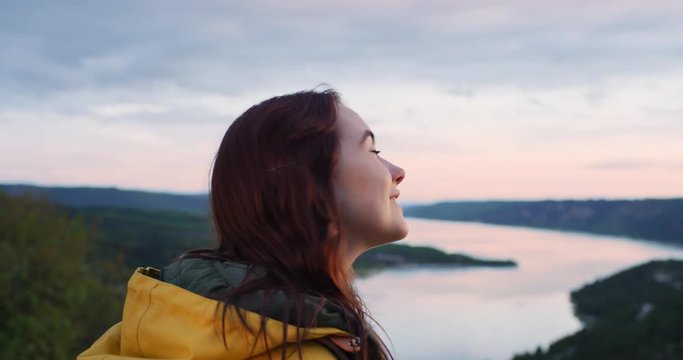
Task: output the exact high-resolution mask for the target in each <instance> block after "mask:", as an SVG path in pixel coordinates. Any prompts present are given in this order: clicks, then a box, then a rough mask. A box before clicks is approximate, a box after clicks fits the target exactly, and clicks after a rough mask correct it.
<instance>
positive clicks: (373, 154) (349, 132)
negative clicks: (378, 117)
mask: <svg viewBox="0 0 683 360" xmlns="http://www.w3.org/2000/svg"><path fill="white" fill-rule="evenodd" d="M337 133H338V136H339V153H338V160H337V164H336V165H335V168H334V171H333V176H332V183H333V187H334V197H335V201H336V204H337V208H338V211H339V220H340V225H341V230H342V235H343V236H344V237H345V238H346V239H347V241H349V242H352V243H351V244H349V245H351V246H353V247H355V248H357V249H358V250H360V251H364V250H367V249H369V248H371V247H373V246H377V245H381V244H385V243H388V242H392V241H396V240H400V239H403V238H404V237H406V235H407V234H408V224H407V222H406V221H405V219H404V218H403V209H402V208H401V207H400V206H399V205H398V203H397V202H396V199H397V198H398V196H399V190H398V185H399V184H400V183H401V181H403V178H404V177H405V171H404V170H403V169H401V168H400V167H398V166H396V165H394V164H392V163H390V162H389V161H387V160H385V159H384V158H382V157H381V156H380V155H379V154H378V153H377V150H378V149H377V148H376V147H375V138H374V135H373V134H372V132H371V131H370V128H369V127H368V125H367V124H366V123H365V121H363V119H362V118H361V117H360V116H359V115H358V114H357V113H356V112H355V111H353V110H351V109H350V108H348V107H347V106H345V105H344V104H339V105H338V114H337Z"/></svg>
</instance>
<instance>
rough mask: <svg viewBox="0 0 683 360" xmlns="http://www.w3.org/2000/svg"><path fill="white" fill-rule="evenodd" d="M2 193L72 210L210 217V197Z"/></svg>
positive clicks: (16, 187)
mask: <svg viewBox="0 0 683 360" xmlns="http://www.w3.org/2000/svg"><path fill="white" fill-rule="evenodd" d="M0 191H2V192H5V193H7V194H10V195H19V194H23V193H32V194H34V195H36V196H40V197H45V198H47V199H49V200H50V201H52V202H54V203H56V204H61V205H64V206H68V207H73V208H86V207H107V208H125V209H145V210H175V211H182V212H191V213H198V214H207V213H208V211H209V199H208V196H207V194H196V195H181V194H169V193H161V192H149V191H139V190H121V189H116V188H98V187H48V186H34V185H23V184H0Z"/></svg>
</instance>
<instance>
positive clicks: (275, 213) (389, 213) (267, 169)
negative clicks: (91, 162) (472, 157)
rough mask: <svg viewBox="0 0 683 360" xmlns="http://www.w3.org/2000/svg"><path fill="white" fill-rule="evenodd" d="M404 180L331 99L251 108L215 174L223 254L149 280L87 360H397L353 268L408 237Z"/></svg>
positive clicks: (359, 123)
mask: <svg viewBox="0 0 683 360" xmlns="http://www.w3.org/2000/svg"><path fill="white" fill-rule="evenodd" d="M404 176H405V173H404V171H403V169H401V168H399V167H397V166H395V165H393V164H391V163H390V162H388V161H387V160H385V159H383V158H381V157H380V156H379V150H377V149H376V148H375V138H374V135H373V133H372V132H371V131H370V129H369V128H368V126H367V124H365V122H364V121H363V119H361V118H360V116H358V114H356V113H355V112H354V111H353V110H351V109H349V108H348V107H346V106H345V105H344V104H343V103H342V102H341V101H340V99H339V96H338V95H337V93H336V92H334V91H332V90H327V91H320V92H319V91H304V92H299V93H295V94H290V95H284V96H278V97H274V98H271V99H269V100H266V101H264V102H262V103H260V104H258V105H255V106H253V107H251V108H250V109H249V110H247V111H246V112H245V113H244V114H242V115H241V116H240V117H239V118H237V119H236V120H235V122H234V123H233V124H232V125H231V126H230V127H229V129H228V130H227V132H226V133H225V136H224V138H223V141H222V143H221V145H220V148H219V150H218V153H217V155H216V158H215V161H214V166H213V173H212V177H211V191H210V198H211V209H212V216H213V222H214V225H215V229H216V234H217V238H218V247H217V248H215V249H202V250H193V251H190V252H188V253H186V254H184V255H183V256H181V258H180V259H179V260H178V261H176V262H174V263H172V264H171V265H169V266H167V267H165V268H163V269H162V270H161V271H158V270H155V269H151V268H146V269H138V270H137V271H136V272H135V273H134V275H133V277H132V278H131V280H130V282H129V285H128V294H127V298H126V303H125V306H124V312H123V319H122V321H121V323H119V324H117V325H115V326H114V327H112V328H111V329H110V330H108V331H107V333H105V334H104V335H103V336H102V337H101V338H100V339H99V340H97V341H96V342H95V344H93V346H92V347H91V348H90V349H88V350H86V351H85V352H84V353H83V354H81V355H80V357H79V359H104V358H105V357H106V358H107V359H110V360H111V359H139V358H154V359H243V358H253V359H261V358H264V359H266V358H275V359H278V358H282V359H285V358H287V359H289V358H293V359H297V358H298V359H334V358H351V359H353V358H357V359H375V358H380V359H381V358H390V357H391V355H390V353H389V351H388V350H387V348H386V347H385V346H384V344H383V343H382V342H381V340H379V338H378V337H377V336H376V334H375V333H374V332H373V331H372V329H371V328H370V326H369V325H368V316H367V314H366V312H365V309H364V306H363V303H362V302H361V300H360V298H359V297H358V295H357V293H356V291H355V289H354V286H353V271H352V268H351V265H352V263H353V261H354V260H355V259H356V258H357V257H358V256H359V255H360V254H362V253H363V252H364V251H366V250H368V249H370V248H372V247H374V246H378V245H381V244H384V243H388V242H391V241H396V240H399V239H402V238H404V237H405V236H406V235H407V233H408V226H407V223H406V221H405V220H404V218H403V212H402V209H401V208H400V206H398V204H397V203H396V199H397V198H398V196H399V191H398V189H397V186H398V184H399V183H401V181H402V180H403V178H404Z"/></svg>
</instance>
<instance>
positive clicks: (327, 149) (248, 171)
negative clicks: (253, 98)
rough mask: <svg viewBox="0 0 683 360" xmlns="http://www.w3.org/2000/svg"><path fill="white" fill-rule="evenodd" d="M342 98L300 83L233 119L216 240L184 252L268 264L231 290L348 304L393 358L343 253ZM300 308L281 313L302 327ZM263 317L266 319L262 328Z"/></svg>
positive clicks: (216, 191)
mask: <svg viewBox="0 0 683 360" xmlns="http://www.w3.org/2000/svg"><path fill="white" fill-rule="evenodd" d="M339 102H340V98H339V95H338V93H337V92H335V91H334V90H324V91H302V92H297V93H294V94H289V95H283V96H277V97H274V98H271V99H268V100H265V101H263V102H261V103H260V104H257V105H254V106H252V107H251V108H250V109H248V110H247V111H246V112H244V113H243V114H242V115H240V116H239V117H238V118H237V119H236V120H235V121H234V122H233V123H232V125H231V126H230V127H229V128H228V130H227V131H226V133H225V136H224V137H223V141H222V142H221V145H220V147H219V149H218V153H217V154H216V158H215V160H214V165H213V170H212V176H211V191H210V199H211V210H212V217H213V222H214V226H215V230H216V235H217V239H218V248H217V249H214V250H211V251H197V252H191V253H190V254H187V255H189V256H193V255H195V256H197V255H198V256H210V257H215V258H219V259H230V260H236V261H240V262H244V263H247V264H252V265H256V266H260V267H263V268H265V269H267V275H266V276H264V277H262V278H256V279H252V280H251V281H249V282H246V283H243V284H241V285H240V286H239V287H238V288H236V289H234V290H233V291H231V292H230V294H229V296H230V297H236V296H239V295H240V294H244V293H248V292H250V291H253V290H258V289H260V290H265V291H266V292H268V291H272V290H279V291H285V292H286V293H287V294H288V296H289V298H290V299H291V301H292V302H293V305H294V306H293V307H292V308H294V309H301V307H302V305H303V304H302V303H303V299H302V297H301V295H302V294H304V293H307V294H314V295H317V296H320V297H321V298H322V299H325V301H326V302H327V303H331V304H333V305H335V306H336V307H339V308H341V309H342V310H343V313H344V314H346V320H347V323H348V324H349V329H352V331H353V332H355V335H357V336H359V337H360V339H361V342H362V344H364V345H365V344H368V337H372V338H373V341H374V342H376V343H377V344H379V349H380V352H381V353H382V354H383V355H384V356H383V357H385V358H388V357H391V355H390V353H389V351H388V350H387V349H386V346H384V344H383V343H382V342H381V340H379V339H378V338H377V337H376V336H375V335H372V331H371V330H370V329H369V328H366V319H367V318H369V316H368V315H367V314H366V311H365V308H364V305H363V303H362V301H361V300H360V298H359V297H358V295H357V293H356V291H355V289H354V286H353V283H352V281H353V271H352V269H348V268H345V267H344V265H343V263H342V261H341V248H342V244H341V243H340V228H339V220H338V214H337V208H336V204H335V202H334V196H333V189H332V181H331V178H332V171H333V168H334V166H335V163H336V159H337V153H338V142H339V139H338V133H337V130H336V119H337V106H338V104H339ZM264 301H267V297H266V300H264ZM226 306H227V305H226ZM263 306H267V304H264V305H263ZM321 306H322V304H321ZM225 311H226V307H225V306H224V307H223V314H225ZM302 317H303V315H302V312H301V311H296V313H295V314H294V316H293V318H294V319H292V320H287V321H285V322H286V323H292V324H295V325H297V326H299V327H303V328H306V327H308V326H311V325H312V323H313V322H314V321H315V319H314V318H309V319H305V318H302ZM223 326H225V323H224V324H223ZM264 326H265V324H264V321H263V320H262V322H261V327H262V328H261V329H259V332H260V333H262V332H263V327H264ZM284 331H285V332H286V327H285V330H284ZM298 335H299V334H298ZM283 336H285V337H286V333H285V334H283ZM297 337H298V341H297V349H300V346H301V337H300V336H297ZM264 339H265V336H264ZM367 348H368V346H362V349H363V350H362V351H361V352H359V353H356V355H357V357H360V358H367V357H368V349H367ZM299 355H301V353H300V352H299ZM284 356H285V355H284V349H283V358H284Z"/></svg>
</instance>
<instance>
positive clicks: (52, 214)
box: [0, 193, 123, 359]
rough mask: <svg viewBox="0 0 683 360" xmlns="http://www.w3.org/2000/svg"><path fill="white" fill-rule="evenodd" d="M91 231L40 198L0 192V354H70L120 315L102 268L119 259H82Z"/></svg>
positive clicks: (112, 267) (115, 267)
mask: <svg viewBox="0 0 683 360" xmlns="http://www.w3.org/2000/svg"><path fill="white" fill-rule="evenodd" d="M93 237H94V235H93V231H92V229H88V228H87V227H86V225H85V224H84V222H83V220H82V219H80V218H72V217H70V216H68V215H67V214H66V212H65V211H63V210H61V209H59V208H56V207H55V206H54V205H52V204H50V203H49V202H47V201H45V200H41V199H36V198H32V197H30V196H22V197H18V198H13V197H10V196H7V195H5V194H3V193H0V319H2V320H1V321H2V322H1V324H2V326H1V327H0V358H2V359H73V358H74V357H75V355H76V354H77V353H78V352H79V351H80V350H82V349H83V347H84V344H87V343H90V342H91V341H92V340H93V338H94V337H96V336H97V335H99V334H101V333H102V331H103V330H104V329H105V327H106V326H108V325H111V324H112V323H114V322H115V321H116V319H117V318H119V317H120V311H121V305H120V304H121V302H122V295H123V293H122V291H121V290H120V289H118V290H117V289H116V288H114V287H112V286H111V284H112V283H114V282H119V281H120V279H117V278H116V276H112V275H110V274H109V273H108V272H109V271H111V272H112V273H113V274H115V273H116V272H121V271H122V266H121V264H120V263H118V262H116V261H115V260H106V261H104V260H101V261H96V262H94V263H92V264H89V263H88V261H87V259H88V257H89V255H90V252H91V250H92V248H91V247H90V243H91V241H92V239H93ZM107 324H108V325H107Z"/></svg>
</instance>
